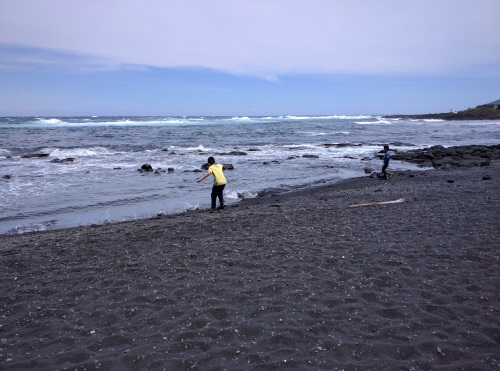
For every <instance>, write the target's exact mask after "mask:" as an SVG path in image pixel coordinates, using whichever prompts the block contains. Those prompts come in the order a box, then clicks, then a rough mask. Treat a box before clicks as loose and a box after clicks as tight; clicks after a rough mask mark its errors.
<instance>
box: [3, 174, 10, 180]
mask: <svg viewBox="0 0 500 371" xmlns="http://www.w3.org/2000/svg"><path fill="white" fill-rule="evenodd" d="M10 178H12V176H10V175H4V176H3V177H2V179H5V180H9V179H10Z"/></svg>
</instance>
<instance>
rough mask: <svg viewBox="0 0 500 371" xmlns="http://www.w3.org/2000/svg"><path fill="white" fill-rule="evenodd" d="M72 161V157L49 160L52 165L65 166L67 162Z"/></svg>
mask: <svg viewBox="0 0 500 371" xmlns="http://www.w3.org/2000/svg"><path fill="white" fill-rule="evenodd" d="M73 160H74V158H73V157H68V158H63V159H62V160H61V159H59V158H55V159H53V160H51V161H50V162H52V163H54V164H65V163H68V162H73Z"/></svg>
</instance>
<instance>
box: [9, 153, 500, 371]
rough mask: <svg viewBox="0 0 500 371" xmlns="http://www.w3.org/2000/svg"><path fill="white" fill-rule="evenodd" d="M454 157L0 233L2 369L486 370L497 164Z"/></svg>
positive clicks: (495, 361) (497, 225) (490, 359)
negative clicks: (163, 211)
mask: <svg viewBox="0 0 500 371" xmlns="http://www.w3.org/2000/svg"><path fill="white" fill-rule="evenodd" d="M490 151H492V152H493V149H491V148H490ZM462 157H463V161H465V162H463V163H462V164H464V165H465V166H460V162H459V164H458V165H457V166H450V167H447V168H444V169H437V170H432V171H401V172H395V173H394V174H393V176H392V177H391V179H389V180H387V181H385V180H379V179H374V178H370V177H369V176H366V177H360V178H352V179H347V180H343V181H341V182H339V183H336V184H333V185H327V186H320V187H315V188H313V189H307V190H298V191H294V192H289V193H280V194H271V195H269V196H266V197H260V198H256V199H246V200H242V201H241V202H240V203H238V204H236V205H234V206H228V207H227V208H226V209H225V210H223V211H219V212H215V213H209V212H206V211H205V210H197V211H191V212H185V213H181V214H176V215H162V216H160V217H157V218H152V219H145V220H137V221H127V222H119V223H110V224H102V225H95V226H88V227H76V228H69V229H61V230H53V231H43V232H27V233H24V234H20V235H0V245H1V246H2V248H1V256H2V258H1V263H2V273H0V274H1V277H2V280H1V290H0V293H1V297H2V302H3V305H1V306H0V314H1V318H2V320H1V323H0V324H1V327H0V331H1V332H2V334H1V336H0V337H1V338H2V343H1V344H0V349H1V350H0V366H1V367H0V368H2V369H6V370H8V369H16V368H21V369H28V368H36V369H42V370H49V369H65V368H68V369H74V368H87V369H94V368H97V367H99V368H102V369H163V368H167V369H194V370H198V369H199V370H202V369H255V370H257V369H259V370H260V369H274V368H288V369H304V368H311V367H312V368H314V369H325V370H327V369H335V368H338V369H342V368H352V369H353V368H361V369H363V368H365V369H366V368H371V369H400V368H408V369H411V368H417V369H432V368H439V367H442V368H444V369H456V368H465V369H484V370H486V369H494V368H495V367H498V365H499V364H500V357H499V356H498V355H499V354H500V338H499V337H498V334H499V333H500V326H499V325H498V316H499V311H500V297H499V291H498V282H500V272H499V271H498V266H499V265H498V263H499V250H498V246H499V242H500V235H499V234H500V233H499V231H500V221H499V218H498V215H499V212H500V202H499V201H500V200H499V197H500V196H499V195H500V182H498V179H500V162H499V161H498V160H497V159H492V160H491V161H489V163H488V165H484V166H473V165H471V164H470V159H469V158H468V156H462ZM453 161H456V159H455V160H453ZM467 161H469V162H467ZM401 198H404V200H405V201H404V202H402V203H397V204H385V205H373V206H365V207H350V206H352V205H356V204H362V203H369V202H386V201H393V200H397V199H401Z"/></svg>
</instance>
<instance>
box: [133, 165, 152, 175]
mask: <svg viewBox="0 0 500 371" xmlns="http://www.w3.org/2000/svg"><path fill="white" fill-rule="evenodd" d="M137 171H139V172H141V173H144V172H150V171H153V167H152V166H151V165H150V164H144V165H142V166H141V168H140V169H137Z"/></svg>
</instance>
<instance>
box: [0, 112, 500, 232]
mask: <svg viewBox="0 0 500 371" xmlns="http://www.w3.org/2000/svg"><path fill="white" fill-rule="evenodd" d="M385 143H389V144H390V146H391V149H392V150H394V151H405V150H409V149H414V148H424V147H429V146H433V145H443V146H446V147H448V146H455V145H467V144H498V143H500V121H440V120H414V121H404V120H398V119H385V118H383V117H380V116H371V115H359V116H342V115H332V116H273V117H260V116H259V117H150V116H145V117H97V116H89V117H2V118H0V169H1V170H0V234H16V233H23V232H27V231H40V230H48V229H59V228H66V227H74V226H80V225H90V224H99V223H108V222H115V221H123V220H132V219H141V218H147V217H151V216H155V215H158V214H174V213H179V212H183V211H186V210H194V209H198V208H200V209H205V208H209V207H210V191H211V186H212V181H211V177H210V178H207V179H206V180H205V181H203V182H202V183H200V184H197V183H196V180H197V179H198V178H200V177H201V175H203V173H204V171H203V172H199V171H200V169H201V166H202V165H203V164H205V163H206V160H207V157H208V156H214V157H215V159H216V161H217V162H218V163H223V164H231V165H233V167H234V169H233V170H226V171H225V175H226V178H227V179H228V185H227V186H226V189H225V192H224V195H225V198H226V202H227V203H228V204H232V203H237V202H238V201H239V200H241V199H243V198H251V197H258V196H259V195H261V194H265V193H268V192H283V191H291V190H296V189H304V188H308V187H314V186H317V185H324V184H331V183H334V182H338V181H339V180H341V179H345V178H350V177H356V176H365V168H372V169H373V170H374V171H379V170H380V167H381V160H379V159H378V158H377V157H376V155H377V154H378V152H379V151H381V150H382V146H383V144H385ZM40 153H41V154H45V155H47V156H45V157H31V158H23V157H22V156H24V155H28V154H40ZM66 159H73V160H72V161H71V160H67V161H64V160H66ZM143 164H150V165H151V166H152V167H153V169H154V170H156V171H154V172H149V173H141V172H139V171H138V169H140V168H141V166H142V165H143ZM415 168H416V167H415V165H412V164H409V163H403V162H398V161H394V160H393V161H391V164H390V169H391V170H408V169H415Z"/></svg>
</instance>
